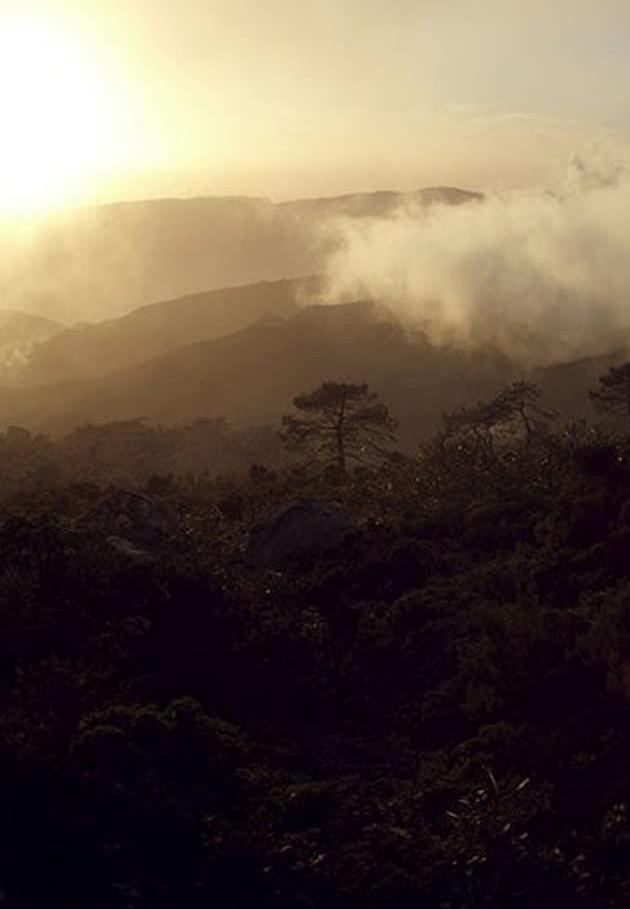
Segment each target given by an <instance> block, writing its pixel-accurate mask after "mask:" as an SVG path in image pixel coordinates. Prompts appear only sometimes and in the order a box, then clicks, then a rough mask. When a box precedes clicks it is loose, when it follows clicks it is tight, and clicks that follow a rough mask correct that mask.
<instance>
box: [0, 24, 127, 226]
mask: <svg viewBox="0 0 630 909" xmlns="http://www.w3.org/2000/svg"><path fill="white" fill-rule="evenodd" d="M73 37H74V36H73V35H72V33H71V32H69V31H67V32H66V31H64V29H63V27H62V26H60V25H59V24H57V23H49V22H47V21H42V20H40V19H35V18H33V19H32V20H28V19H27V20H20V19H18V20H15V19H13V20H9V21H2V20H1V19H0V211H10V210H27V209H38V208H42V207H46V206H48V205H53V204H60V203H63V202H65V201H68V200H69V199H71V198H72V197H74V196H75V195H77V194H79V193H80V192H82V191H84V190H85V189H86V187H87V186H89V185H90V182H91V181H93V180H94V179H95V177H96V175H97V174H99V173H102V172H103V171H106V170H107V169H108V168H110V167H115V166H116V165H117V164H118V161H119V159H120V158H121V155H124V137H123V136H122V135H121V132H120V125H119V124H118V123H117V114H118V111H117V110H116V101H117V98H116V97H115V92H114V91H113V89H112V87H111V85H110V82H109V80H108V79H107V78H106V74H105V73H104V72H100V71H99V69H98V67H97V65H96V64H95V63H94V61H93V59H92V55H91V54H90V48H88V47H82V46H81V43H80V41H79V40H76V39H75V40H73Z"/></svg>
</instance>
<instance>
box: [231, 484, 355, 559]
mask: <svg viewBox="0 0 630 909" xmlns="http://www.w3.org/2000/svg"><path fill="white" fill-rule="evenodd" d="M354 531H355V528H354V525H353V524H352V522H351V521H350V520H349V519H348V518H347V517H346V516H345V515H344V514H342V512H341V511H339V510H338V509H337V508H335V507H333V506H330V505H327V504H326V503H324V502H320V501H317V500H313V499H301V500H298V501H293V502H289V504H287V505H284V506H283V507H282V508H279V509H278V510H277V511H276V512H275V513H274V514H272V515H271V517H270V518H269V519H268V520H266V521H263V522H261V523H260V524H258V525H257V526H256V527H254V528H253V529H252V531H251V533H250V538H249V547H248V560H249V562H250V564H252V565H253V566H254V567H256V568H269V567H272V566H274V565H279V564H282V563H283V562H286V561H289V560H290V559H292V558H295V557H296V556H300V555H304V554H306V553H317V552H326V551H327V550H330V549H334V548H336V547H337V546H339V545H341V544H342V543H344V541H345V540H347V539H348V538H349V537H351V536H352V534H353V533H354Z"/></svg>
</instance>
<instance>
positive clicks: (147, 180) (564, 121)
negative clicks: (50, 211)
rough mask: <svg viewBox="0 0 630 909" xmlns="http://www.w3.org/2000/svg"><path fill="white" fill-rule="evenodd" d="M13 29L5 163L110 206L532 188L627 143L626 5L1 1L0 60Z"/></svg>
mask: <svg viewBox="0 0 630 909" xmlns="http://www.w3.org/2000/svg"><path fill="white" fill-rule="evenodd" d="M16 22H18V24H21V25H22V26H23V29H22V34H23V37H22V38H21V39H20V41H19V42H18V49H19V57H20V59H21V60H22V62H21V63H15V64H10V66H12V67H14V68H17V69H20V67H22V70H20V73H18V75H17V76H16V77H15V78H13V79H12V78H11V73H10V72H9V73H6V72H3V73H2V76H3V79H4V82H5V85H4V86H3V93H6V92H7V85H6V80H7V79H9V80H10V82H11V93H14V96H15V97H16V98H17V99H18V101H19V102H20V104H21V107H22V109H23V108H28V110H29V116H30V120H29V126H28V129H23V130H22V132H21V133H19V135H21V136H22V137H23V138H22V139H21V140H16V142H15V143H14V148H13V152H12V154H13V157H12V158H11V159H7V160H9V162H10V163H11V166H12V167H13V168H14V170H15V171H16V173H17V171H18V170H19V168H20V167H21V168H22V171H24V170H25V168H26V165H24V164H23V163H22V162H23V160H24V150H23V149H22V148H21V146H20V144H19V142H20V141H22V142H23V143H26V142H28V144H29V146H30V149H29V156H30V157H29V163H28V168H30V169H31V170H34V169H35V168H44V169H45V167H46V155H47V153H48V154H51V152H50V148H52V149H53V151H54V153H55V155H56V159H55V160H56V161H57V168H58V170H59V172H60V173H61V172H62V167H61V162H62V161H64V160H65V161H66V166H67V169H68V172H70V171H72V172H74V173H77V172H79V171H83V172H84V173H85V174H86V175H89V178H90V179H89V180H87V181H84V183H83V189H84V190H85V189H86V187H88V185H89V188H90V190H91V191H92V192H93V193H94V192H96V193H97V194H100V195H101V197H107V196H110V197H115V196H118V197H130V196H133V197H137V196H142V195H147V194H152V195H154V194H179V195H185V194H189V193H194V192H208V193H222V192H230V193H232V192H241V191H242V192H246V193H257V194H266V195H272V196H274V197H275V198H283V197H290V196H296V195H301V194H315V193H320V192H339V191H344V190H348V191H352V190H359V189H373V188H377V187H381V188H384V187H391V188H401V189H404V188H411V187H416V186H423V185H431V184H437V183H446V184H457V185H464V186H467V187H481V188H484V187H497V186H499V187H505V186H514V185H532V184H535V183H540V182H543V183H545V182H550V181H553V180H555V179H557V178H558V175H559V174H561V173H562V171H563V169H564V167H565V165H566V161H567V159H568V158H569V156H570V154H571V152H573V151H575V150H578V151H581V152H582V153H586V154H597V155H599V154H606V155H608V154H625V151H626V141H627V137H628V135H630V105H629V104H628V100H629V99H628V94H629V92H630V3H629V2H628V0H599V2H597V3H595V2H593V0H545V2H543V0H345V2H344V0H308V2H307V0H265V2H264V3H260V2H254V0H76V2H75V0H48V2H39V3H38V2H30V3H29V2H28V0H19V2H13V0H0V51H1V50H2V29H4V31H5V34H9V32H8V31H7V24H8V23H11V24H12V27H14V26H15V23H16ZM37 29H39V30H40V32H42V31H43V32H44V33H45V34H50V35H52V36H53V37H52V38H51V41H50V44H49V48H48V51H46V53H42V54H39V55H38V53H37V42H35V44H34V48H35V50H34V53H33V55H32V59H33V67H32V69H29V75H28V79H27V81H29V86H28V90H26V89H21V88H20V86H21V85H22V84H23V83H24V77H23V68H24V66H25V63H24V60H25V59H28V57H29V56H30V54H29V41H30V39H29V34H32V33H34V31H37ZM20 42H21V43H20ZM6 43H7V44H11V45H12V46H15V43H16V42H15V40H14V39H13V38H9V39H7V42H6ZM51 47H52V49H53V51H54V48H55V47H59V48H63V51H62V52H61V51H60V58H61V57H63V60H64V61H65V62H64V63H63V65H62V69H63V71H64V74H65V75H64V80H65V81H63V80H62V81H61V82H60V83H59V84H57V83H56V82H55V78H56V77H55V75H54V73H53V72H52V70H56V69H57V67H56V65H55V61H54V56H55V55H54V53H52V54H51V52H50V48H51ZM5 57H6V54H5ZM38 59H39V61H40V62H39V63H38V62H37V60H38ZM42 60H43V61H44V63H46V60H50V61H51V62H50V63H49V64H47V66H48V69H49V70H51V72H50V73H49V72H48V71H47V69H46V66H45V65H44V64H43V63H42ZM68 61H69V62H68ZM73 61H74V62H73ZM73 66H74V67H75V69H74V70H73V68H72V67H73ZM5 69H6V66H5ZM83 73H84V74H86V75H85V78H82V74H83ZM46 86H48V88H46ZM79 87H82V89H81V93H78V88H79ZM20 92H22V95H20ZM46 92H48V94H46ZM64 99H65V100H64ZM0 102H1V103H2V108H1V110H2V115H3V117H4V123H3V126H4V130H5V133H6V132H9V133H16V127H15V124H14V121H15V118H16V116H17V115H16V114H15V110H14V112H13V114H11V107H10V105H9V107H8V108H7V98H6V97H5V98H2V99H0ZM40 106H41V108H42V109H41V110H40ZM14 107H15V105H14ZM51 107H52V109H53V111H54V117H55V119H54V120H53V117H52V115H51V113H50V111H51ZM44 108H45V109H44ZM7 110H8V111H9V113H7ZM11 117H13V118H14V119H13V120H11ZM7 118H8V119H7ZM20 122H21V121H20ZM55 123H57V124H59V128H56V127H55ZM71 123H72V125H70V124H71ZM38 124H39V125H38ZM18 132H19V130H18ZM16 134H17V133H16ZM68 136H70V139H68V138H67V137H68ZM48 137H49V138H48ZM47 145H48V146H49V148H47ZM7 154H8V153H7ZM0 163H2V158H1V156H0ZM7 166H8V165H6V161H5V171H6V170H7ZM64 173H65V172H64ZM97 175H98V180H97V179H96V176H97ZM16 179H17V178H16ZM60 179H61V178H60ZM22 180H23V181H24V174H22ZM51 181H52V178H51V180H49V182H51ZM14 184H15V181H14ZM5 185H6V187H7V188H6V189H5V193H7V192H9V185H10V180H9V179H8V178H7V179H5ZM1 192H2V183H1V181H0V195H1ZM0 201H1V200H0Z"/></svg>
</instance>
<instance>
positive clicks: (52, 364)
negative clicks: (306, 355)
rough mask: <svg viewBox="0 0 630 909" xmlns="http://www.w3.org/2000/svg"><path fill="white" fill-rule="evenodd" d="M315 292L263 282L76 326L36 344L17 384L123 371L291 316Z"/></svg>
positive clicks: (299, 284) (311, 283)
mask: <svg viewBox="0 0 630 909" xmlns="http://www.w3.org/2000/svg"><path fill="white" fill-rule="evenodd" d="M316 289H317V282H316V281H315V280H314V279H305V280H293V281H274V282H262V283H259V284H251V285H247V286H245V287H234V288H225V289H223V290H217V291H210V292H208V293H203V294H194V295H192V296H188V297H180V298H177V299H175V300H165V301H163V302H160V303H153V304H149V305H147V306H143V307H141V308H140V309H136V310H133V312H131V313H129V314H128V315H126V316H122V317H121V318H119V319H111V320H108V321H105V322H99V323H96V324H83V325H77V326H75V327H73V328H70V329H68V330H67V331H65V332H63V333H61V334H58V335H56V336H55V337H53V338H52V339H50V340H49V341H47V342H45V343H42V344H40V345H38V346H37V347H36V348H35V349H34V350H33V351H32V353H31V357H30V359H29V361H28V362H27V363H25V365H24V368H23V369H22V371H21V374H20V375H19V376H18V377H17V378H18V381H17V383H16V384H20V385H48V384H51V383H55V382H66V381H76V380H80V379H89V378H93V377H96V376H99V375H104V374H106V373H111V372H115V371H118V370H121V369H127V368H130V367H132V366H136V365H139V364H140V363H143V362H144V361H146V360H150V359H152V358H154V357H157V356H159V355H160V354H163V353H167V352H169V351H171V350H174V349H176V348H178V347H183V346H185V345H186V344H191V343H194V342H196V341H201V340H206V339H210V338H215V337H220V336H221V335H225V334H230V333H232V332H235V331H238V330H239V329H241V328H245V327H246V326H247V325H250V324H252V323H254V322H256V321H258V320H259V319H265V318H267V319H269V318H284V317H286V316H289V315H293V314H295V313H296V312H297V310H298V306H299V303H300V301H302V300H307V299H308V296H309V294H313V293H315V291H316ZM12 384H13V383H12Z"/></svg>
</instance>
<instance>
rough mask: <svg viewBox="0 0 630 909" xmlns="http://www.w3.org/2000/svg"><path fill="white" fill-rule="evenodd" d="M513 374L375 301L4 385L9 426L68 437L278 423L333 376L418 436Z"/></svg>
mask: <svg viewBox="0 0 630 909" xmlns="http://www.w3.org/2000/svg"><path fill="white" fill-rule="evenodd" d="M512 374H513V370H512V367H511V366H510V364H509V363H508V362H507V361H506V360H504V359H503V358H501V357H500V356H498V355H496V354H492V353H486V354H476V355H474V356H473V355H468V354H464V353H461V352H457V351H453V350H448V349H439V350H438V349H436V348H433V347H431V346H430V345H429V344H428V343H427V341H426V340H425V339H424V338H423V337H422V336H417V337H413V338H412V337H411V336H410V335H409V334H407V333H405V331H403V329H401V328H399V327H398V326H396V325H395V324H394V323H393V322H391V321H390V320H389V319H388V318H387V317H386V316H385V317H384V316H383V314H381V313H379V312H378V311H377V310H375V308H374V307H373V306H372V305H371V304H367V303H354V304H345V305H340V306H311V307H307V308H305V309H303V310H302V311H300V312H298V314H297V315H295V316H293V317H291V318H288V319H285V320H282V321H278V322H274V321H261V322H259V323H257V324H255V325H252V326H250V327H248V328H245V329H243V330H241V331H239V332H236V333H234V334H231V335H227V336H225V337H221V338H217V339H214V340H208V341H201V342H198V343H196V344H192V345H188V346H186V347H181V348H178V349H177V350H174V351H171V352H170V353H167V354H164V355H162V356H160V357H157V358H155V359H152V360H149V361H148V362H146V363H144V364H142V365H141V366H137V367H134V368H133V369H128V370H123V371H119V372H116V373H112V374H111V375H107V376H103V377H100V378H97V379H91V380H84V381H77V382H71V383H64V384H61V385H48V386H45V387H32V388H23V389H13V390H10V389H4V390H2V391H1V392H0V423H5V424H6V423H19V424H21V425H24V426H27V427H29V428H37V429H40V430H45V431H50V432H53V433H61V432H64V431H67V430H70V429H72V428H73V427H74V426H76V425H77V424H79V423H81V422H84V421H92V422H101V421H107V420H118V419H130V418H135V417H141V416H143V417H146V418H147V419H149V420H151V421H154V422H160V423H164V424H174V423H186V422H190V421H192V420H195V419H197V418H199V417H213V416H219V415H224V416H226V417H227V418H228V419H229V420H230V421H232V422H233V423H234V424H236V425H240V426H245V425H253V424H260V423H266V422H272V423H273V422H276V421H277V420H278V419H279V417H280V416H281V414H282V413H284V412H286V411H287V409H289V408H290V406H291V400H292V398H293V397H294V396H295V395H296V394H298V393H299V392H301V391H304V390H308V389H309V388H311V387H314V386H317V385H318V384H320V383H321V382H322V381H325V380H327V379H332V380H339V381H350V382H363V381H367V382H369V383H370V385H371V386H372V387H373V388H374V390H375V391H377V392H378V393H379V394H380V395H381V396H382V398H383V400H385V401H386V402H387V403H388V404H389V405H390V406H391V408H392V410H393V412H394V413H395V414H396V416H397V417H399V419H400V420H401V427H402V438H403V441H404V442H406V443H412V442H414V441H416V440H417V438H418V437H419V436H421V435H425V434H426V433H427V432H429V431H431V430H432V429H434V428H435V426H436V425H437V423H438V421H439V417H440V414H441V412H442V411H443V410H444V409H448V408H451V407H455V406H457V405H459V404H461V403H463V402H465V401H470V400H476V399H477V398H480V397H481V398H482V397H484V396H486V395H487V394H491V393H492V392H493V391H494V390H495V389H496V388H498V387H499V386H500V385H501V384H503V383H504V382H505V381H507V380H508V379H509V377H511V375H512Z"/></svg>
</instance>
